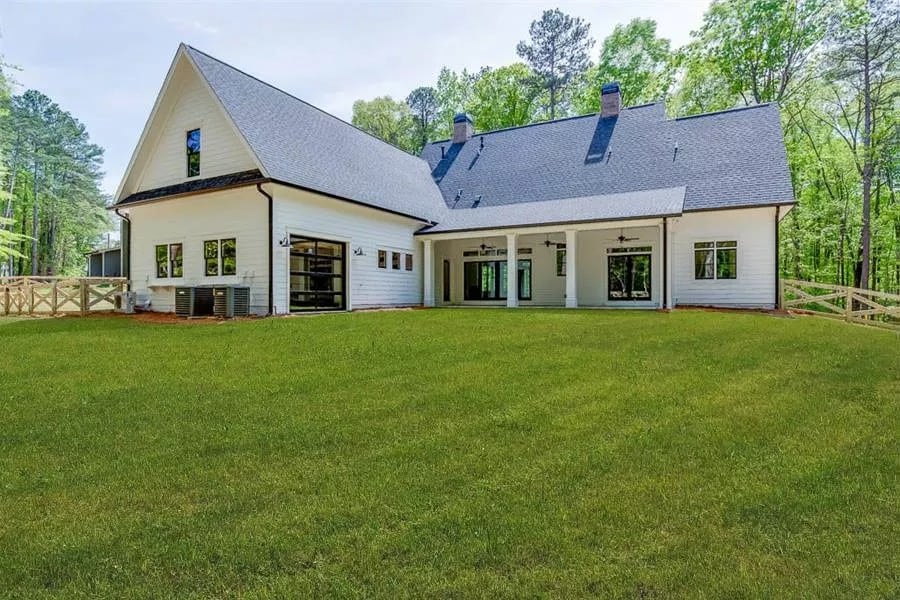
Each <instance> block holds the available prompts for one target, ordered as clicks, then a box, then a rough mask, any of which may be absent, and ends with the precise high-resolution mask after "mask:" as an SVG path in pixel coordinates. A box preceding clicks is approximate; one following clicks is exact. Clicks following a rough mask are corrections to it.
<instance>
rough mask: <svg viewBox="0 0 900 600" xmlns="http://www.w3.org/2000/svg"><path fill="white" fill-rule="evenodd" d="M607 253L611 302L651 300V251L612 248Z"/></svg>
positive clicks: (637, 248)
mask: <svg viewBox="0 0 900 600" xmlns="http://www.w3.org/2000/svg"><path fill="white" fill-rule="evenodd" d="M607 253H608V254H607V259H606V260H607V275H606V277H607V286H608V296H607V297H608V298H609V300H610V301H626V300H631V301H635V300H643V301H648V300H650V299H651V289H650V280H651V274H652V270H651V264H650V263H651V261H650V256H651V249H650V248H649V247H636V248H610V249H609V250H607Z"/></svg>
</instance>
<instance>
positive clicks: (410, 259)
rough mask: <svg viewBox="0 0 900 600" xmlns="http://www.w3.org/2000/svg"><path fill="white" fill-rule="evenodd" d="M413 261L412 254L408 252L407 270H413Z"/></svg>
mask: <svg viewBox="0 0 900 600" xmlns="http://www.w3.org/2000/svg"><path fill="white" fill-rule="evenodd" d="M412 261H413V258H412V254H407V255H406V270H407V271H412Z"/></svg>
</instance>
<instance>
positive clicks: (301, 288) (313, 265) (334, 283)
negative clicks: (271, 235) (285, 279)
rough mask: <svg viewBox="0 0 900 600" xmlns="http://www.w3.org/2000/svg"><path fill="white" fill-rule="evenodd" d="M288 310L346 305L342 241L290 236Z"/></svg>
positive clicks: (310, 309)
mask: <svg viewBox="0 0 900 600" xmlns="http://www.w3.org/2000/svg"><path fill="white" fill-rule="evenodd" d="M290 241H291V275H290V310H291V312H303V311H312V310H343V309H345V308H346V306H347V291H346V282H347V274H346V265H347V260H346V258H347V257H346V244H343V243H341V242H333V241H329V240H320V239H316V238H309V237H303V236H298V235H292V236H291V237H290Z"/></svg>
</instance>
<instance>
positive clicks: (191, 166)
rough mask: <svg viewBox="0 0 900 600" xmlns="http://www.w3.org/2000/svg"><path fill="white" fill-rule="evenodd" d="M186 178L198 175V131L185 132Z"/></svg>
mask: <svg viewBox="0 0 900 600" xmlns="http://www.w3.org/2000/svg"><path fill="white" fill-rule="evenodd" d="M186 145H187V176H188V177H197V176H199V175H200V130H199V129H192V130H191V131H188V132H187V144H186Z"/></svg>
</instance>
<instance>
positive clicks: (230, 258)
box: [203, 238, 237, 277]
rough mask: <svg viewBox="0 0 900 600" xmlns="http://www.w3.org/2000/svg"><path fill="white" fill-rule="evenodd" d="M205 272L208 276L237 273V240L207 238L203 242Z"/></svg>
mask: <svg viewBox="0 0 900 600" xmlns="http://www.w3.org/2000/svg"><path fill="white" fill-rule="evenodd" d="M203 262H204V273H206V275H207V276H208V277H214V276H216V275H234V274H236V273H237V240H236V239H235V238H226V239H222V240H206V241H205V242H203Z"/></svg>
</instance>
